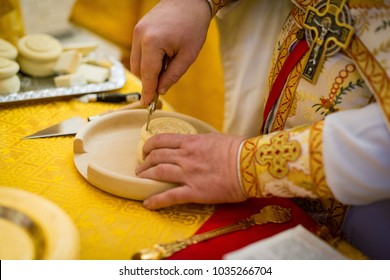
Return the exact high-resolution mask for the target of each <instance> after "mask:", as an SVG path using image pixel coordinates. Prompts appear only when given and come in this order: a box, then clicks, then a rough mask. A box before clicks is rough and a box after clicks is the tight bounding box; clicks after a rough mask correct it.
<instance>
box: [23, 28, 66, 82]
mask: <svg viewBox="0 0 390 280" xmlns="http://www.w3.org/2000/svg"><path fill="white" fill-rule="evenodd" d="M17 47H18V51H19V56H18V61H19V64H20V69H21V71H22V72H24V73H26V74H27V75H30V76H32V77H49V76H53V75H54V74H55V73H54V70H53V68H54V65H55V63H56V62H57V60H58V58H59V57H60V55H61V53H62V46H61V43H60V42H59V41H58V40H57V39H56V38H54V37H53V36H50V35H46V34H32V35H26V36H24V37H22V38H21V39H19V41H18V46H17Z"/></svg>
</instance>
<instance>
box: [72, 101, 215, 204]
mask: <svg viewBox="0 0 390 280" xmlns="http://www.w3.org/2000/svg"><path fill="white" fill-rule="evenodd" d="M152 117H153V118H158V117H176V118H180V119H183V120H185V121H187V122H189V123H190V124H192V125H193V126H194V127H195V128H196V129H197V131H198V133H209V132H216V131H217V130H216V129H215V128H213V127H212V126H210V125H208V124H206V123H204V122H202V121H200V120H198V119H195V118H193V117H190V116H186V115H183V114H179V113H175V112H167V111H159V110H158V111H156V112H154V113H153V116H152ZM146 120H147V110H145V109H139V110H129V111H121V112H115V113H110V114H107V115H105V116H103V117H99V118H98V119H95V120H93V121H91V122H89V123H88V124H87V125H86V126H85V127H83V128H82V129H81V130H80V131H79V132H78V133H77V134H76V136H75V140H74V146H73V150H74V162H75V164H76V167H77V169H78V171H79V172H80V173H81V174H82V175H83V176H84V178H85V179H87V180H88V181H89V182H90V183H91V184H93V185H94V186H96V187H98V188H100V189H102V190H104V191H106V192H108V193H111V194H114V195H117V196H121V197H125V198H130V199H135V200H144V199H145V198H147V197H148V196H150V195H152V194H156V193H159V192H162V191H164V190H167V189H169V188H172V187H175V185H174V184H171V183H166V182H160V181H155V180H149V179H142V178H139V177H137V176H136V175H135V172H134V170H135V168H136V166H137V165H138V159H137V146H138V143H139V141H140V137H141V128H142V126H143V125H144V124H145V123H146Z"/></svg>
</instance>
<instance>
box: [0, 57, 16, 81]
mask: <svg viewBox="0 0 390 280" xmlns="http://www.w3.org/2000/svg"><path fill="white" fill-rule="evenodd" d="M18 71H19V64H17V63H16V62H15V61H13V60H11V59H8V58H4V57H0V79H4V78H9V77H11V76H14V75H16V73H18Z"/></svg>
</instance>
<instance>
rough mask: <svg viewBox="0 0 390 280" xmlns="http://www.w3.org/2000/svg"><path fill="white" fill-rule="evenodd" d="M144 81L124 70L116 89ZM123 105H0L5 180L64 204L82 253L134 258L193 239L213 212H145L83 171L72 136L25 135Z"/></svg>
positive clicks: (0, 165) (0, 162)
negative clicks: (93, 182)
mask: <svg viewBox="0 0 390 280" xmlns="http://www.w3.org/2000/svg"><path fill="white" fill-rule="evenodd" d="M140 87H141V85H140V82H139V80H138V79H137V78H135V77H134V76H133V75H131V74H130V73H127V82H126V84H125V86H124V87H123V88H122V89H120V90H119V92H132V91H139V90H140ZM121 106H123V105H118V104H105V103H88V104H84V103H81V102H78V101H76V100H74V99H72V100H46V101H38V102H37V101H26V102H22V103H16V104H9V105H7V104H0V135H1V137H0V170H1V174H0V186H8V187H13V188H17V189H23V190H27V191H29V192H32V193H35V194H39V195H41V196H43V197H44V198H46V199H48V200H50V201H52V202H54V203H55V204H56V205H58V206H59V207H61V208H62V209H63V210H64V211H65V212H66V213H67V214H68V215H69V216H70V217H71V218H72V220H73V221H74V223H75V225H76V227H77V229H78V231H79V233H80V243H81V244H80V256H79V259H90V260H94V259H102V260H106V259H114V260H118V259H130V258H131V256H132V255H133V254H134V253H135V252H137V251H138V250H140V249H143V248H148V247H151V246H152V245H153V244H154V243H161V242H169V241H173V240H176V239H181V238H185V237H189V236H190V235H192V234H193V233H194V232H195V231H196V230H197V229H198V228H199V227H200V226H201V225H202V224H203V223H204V221H205V220H206V219H207V218H208V217H209V216H210V215H211V214H212V213H213V211H214V206H212V205H183V206H174V207H170V208H167V209H164V210H160V211H149V210H146V209H145V208H144V207H143V206H142V203H141V202H140V201H133V200H129V199H124V198H121V197H116V196H114V195H111V194H109V193H106V192H103V191H101V190H100V189H98V188H95V187H94V186H93V185H91V184H90V183H88V181H86V180H85V179H84V178H83V177H82V176H81V175H80V174H79V172H78V171H77V169H76V167H75V165H74V162H73V139H74V137H73V136H62V137H53V138H43V139H30V140H21V138H23V137H24V136H26V135H29V134H32V133H34V132H36V131H37V130H41V129H43V128H46V127H48V126H50V125H53V124H55V123H58V122H60V121H63V120H66V119H68V118H71V117H74V116H81V117H88V116H94V115H97V114H100V113H103V112H105V111H107V110H115V109H117V108H119V107H121ZM163 109H164V107H163Z"/></svg>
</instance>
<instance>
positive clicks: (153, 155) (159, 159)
mask: <svg viewBox="0 0 390 280" xmlns="http://www.w3.org/2000/svg"><path fill="white" fill-rule="evenodd" d="M177 152H178V151H177V150H176V149H164V148H163V149H157V150H152V151H151V152H150V153H149V154H148V155H147V156H146V157H145V160H144V162H143V163H142V164H141V165H139V166H137V168H136V169H135V173H136V174H137V175H138V174H139V173H141V172H142V171H144V170H146V169H149V168H151V167H153V166H156V165H158V164H162V163H169V164H175V163H176V158H177Z"/></svg>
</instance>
